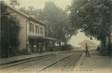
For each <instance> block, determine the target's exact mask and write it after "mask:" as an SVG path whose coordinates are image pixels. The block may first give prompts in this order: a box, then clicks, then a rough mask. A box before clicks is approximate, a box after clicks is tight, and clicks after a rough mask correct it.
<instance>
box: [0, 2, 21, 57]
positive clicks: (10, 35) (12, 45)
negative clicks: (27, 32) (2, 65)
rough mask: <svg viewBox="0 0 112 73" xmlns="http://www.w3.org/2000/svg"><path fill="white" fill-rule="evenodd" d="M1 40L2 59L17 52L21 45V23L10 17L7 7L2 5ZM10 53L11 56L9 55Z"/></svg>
mask: <svg viewBox="0 0 112 73" xmlns="http://www.w3.org/2000/svg"><path fill="white" fill-rule="evenodd" d="M0 5H1V15H0V20H1V28H0V30H1V34H0V35H1V38H0V39H1V40H0V46H1V47H0V51H1V53H0V55H1V56H2V57H8V56H10V55H11V54H14V53H15V51H17V47H18V45H19V40H18V34H19V29H20V27H19V22H18V21H17V19H16V18H15V17H13V16H12V15H10V13H8V11H7V6H5V5H4V3H1V4H0ZM9 53H10V54H9Z"/></svg>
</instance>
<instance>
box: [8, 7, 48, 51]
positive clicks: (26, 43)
mask: <svg viewBox="0 0 112 73" xmlns="http://www.w3.org/2000/svg"><path fill="white" fill-rule="evenodd" d="M7 11H8V13H9V14H10V15H11V16H14V17H15V18H16V19H17V20H18V22H19V27H20V30H19V35H18V39H19V43H20V44H19V47H18V48H19V50H23V49H28V51H31V48H33V47H36V46H37V45H35V43H34V42H35V41H38V39H39V40H40V38H42V39H43V38H45V36H46V35H45V24H43V23H42V22H40V21H38V20H36V19H35V18H33V17H30V16H28V15H27V14H24V13H22V12H20V11H19V10H16V9H14V8H12V7H10V6H7ZM34 38H35V39H34ZM32 39H33V41H32ZM36 44H38V43H36Z"/></svg>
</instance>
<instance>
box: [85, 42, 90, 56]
mask: <svg viewBox="0 0 112 73" xmlns="http://www.w3.org/2000/svg"><path fill="white" fill-rule="evenodd" d="M85 54H86V56H88V57H90V53H89V50H88V45H87V43H86V44H85Z"/></svg>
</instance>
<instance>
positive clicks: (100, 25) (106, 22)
mask: <svg viewBox="0 0 112 73" xmlns="http://www.w3.org/2000/svg"><path fill="white" fill-rule="evenodd" d="M78 3H79V4H78ZM75 4H76V5H75ZM70 11H71V20H72V23H73V25H74V27H76V28H77V29H82V30H83V31H84V32H85V33H86V34H87V35H92V36H94V37H96V38H97V39H99V40H101V41H102V42H103V44H104V45H103V46H105V44H106V38H108V40H109V41H110V37H111V31H112V30H111V29H112V0H77V1H76V2H74V3H73V4H72V6H71V10H70ZM108 43H111V42H108Z"/></svg>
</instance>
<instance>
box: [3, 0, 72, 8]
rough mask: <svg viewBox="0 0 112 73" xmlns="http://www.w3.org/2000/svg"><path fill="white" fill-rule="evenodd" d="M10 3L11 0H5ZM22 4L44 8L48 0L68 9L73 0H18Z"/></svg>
mask: <svg viewBox="0 0 112 73" xmlns="http://www.w3.org/2000/svg"><path fill="white" fill-rule="evenodd" d="M5 1H6V2H7V3H9V1H10V0H5ZM17 1H18V2H19V4H20V5H21V6H25V7H29V6H34V8H36V9H40V8H44V5H45V3H46V2H47V1H52V2H54V3H55V4H56V5H57V6H58V7H60V8H62V9H66V7H67V6H68V5H70V4H71V1H72V0H17Z"/></svg>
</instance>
